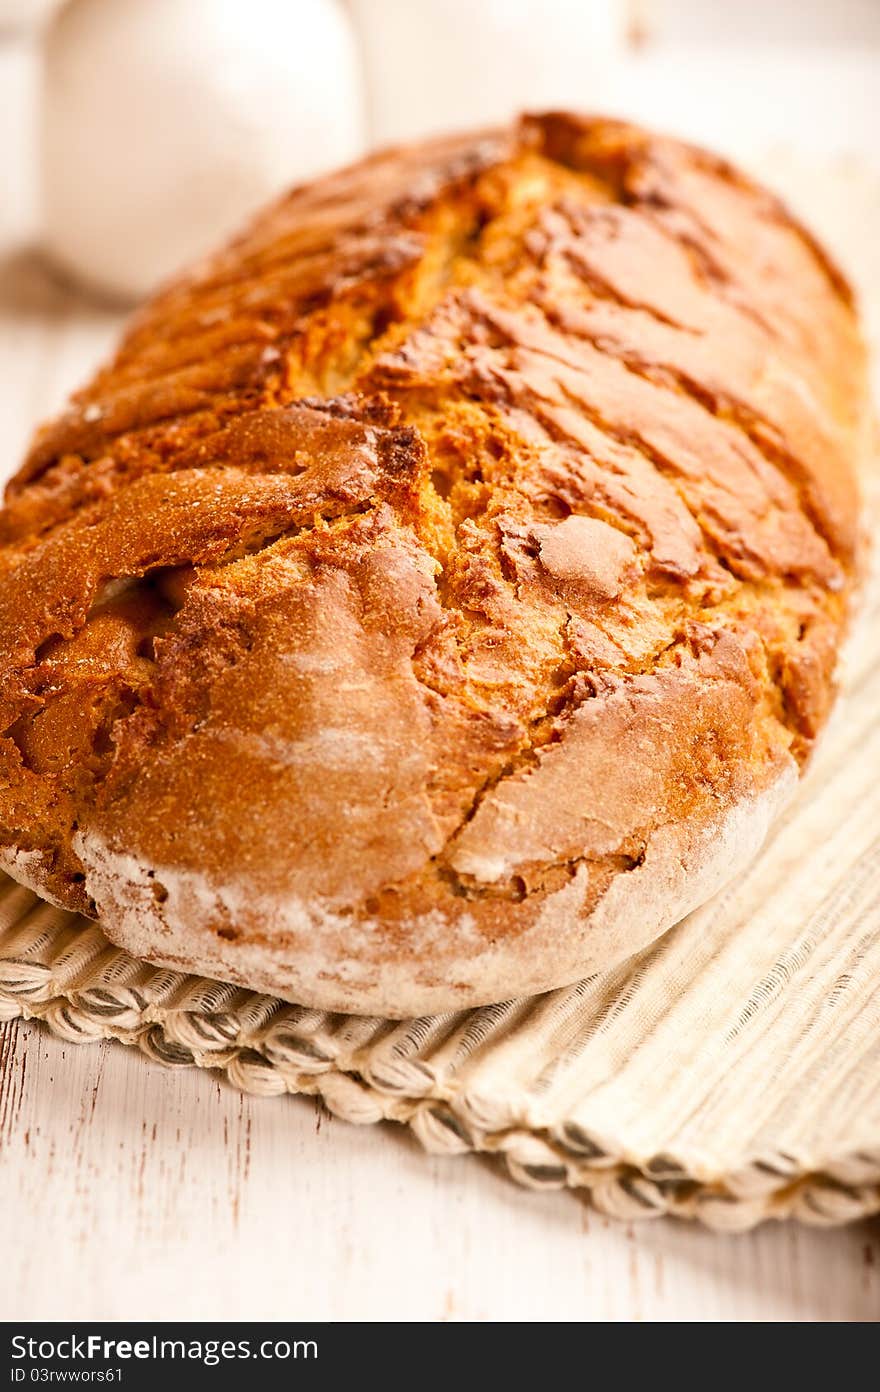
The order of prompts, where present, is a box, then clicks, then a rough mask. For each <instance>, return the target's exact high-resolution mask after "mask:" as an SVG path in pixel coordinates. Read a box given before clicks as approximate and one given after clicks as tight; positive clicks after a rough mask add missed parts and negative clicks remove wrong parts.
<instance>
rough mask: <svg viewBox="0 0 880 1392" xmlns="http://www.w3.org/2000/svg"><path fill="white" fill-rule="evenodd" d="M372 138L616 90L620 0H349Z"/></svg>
mask: <svg viewBox="0 0 880 1392" xmlns="http://www.w3.org/2000/svg"><path fill="white" fill-rule="evenodd" d="M349 5H350V8H351V11H352V15H353V16H354V20H355V23H356V26H357V30H358V36H359V39H360V43H361V52H362V55H363V63H364V73H365V81H366V89H367V110H368V113H369V121H370V135H371V138H372V140H373V141H374V142H376V143H378V144H385V143H387V142H389V141H397V140H409V139H413V138H415V137H417V136H421V135H426V134H428V133H429V132H434V131H442V130H456V129H462V128H465V127H468V126H480V125H488V124H492V123H494V122H497V121H503V120H506V119H507V118H508V117H509V116H511V115H513V114H514V113H515V112H516V111H521V110H523V109H528V108H532V109H538V108H542V107H558V106H566V105H568V106H571V105H573V106H575V107H579V108H581V109H585V108H589V109H591V110H600V109H602V107H603V106H607V104H608V102H609V101H610V100H611V99H612V98H613V95H614V89H615V82H616V78H617V67H618V64H619V61H620V57H621V53H622V50H623V42H624V4H623V0H482V3H477V4H475V3H474V0H418V3H415V4H414V3H413V2H412V0H349Z"/></svg>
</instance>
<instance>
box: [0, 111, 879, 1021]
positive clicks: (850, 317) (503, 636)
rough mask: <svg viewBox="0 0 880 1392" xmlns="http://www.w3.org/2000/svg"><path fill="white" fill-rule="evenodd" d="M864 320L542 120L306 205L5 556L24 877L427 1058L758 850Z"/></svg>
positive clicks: (829, 569) (833, 560) (2, 630)
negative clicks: (457, 1027) (371, 1016)
mask: <svg viewBox="0 0 880 1392" xmlns="http://www.w3.org/2000/svg"><path fill="white" fill-rule="evenodd" d="M867 437H868V409H867V394H866V387H865V363H864V351H863V348H862V344H861V340H860V337H859V332H858V325H857V322H856V316H855V313H854V309H853V305H852V300H851V296H850V293H849V291H848V288H847V286H846V283H845V281H844V280H843V278H842V277H841V275H840V273H839V272H838V271H837V270H836V268H835V267H834V266H833V265H832V264H831V262H830V261H829V260H828V258H827V257H826V256H825V255H824V253H823V252H822V250H821V249H820V248H819V247H818V246H817V244H816V243H815V242H814V241H813V240H812V238H811V237H810V236H809V234H808V233H807V232H806V231H805V230H804V229H803V228H801V227H800V226H799V225H798V224H796V223H795V222H794V221H793V219H792V218H791V217H790V216H789V215H788V214H787V212H786V211H785V210H784V208H782V206H781V205H780V204H779V203H778V202H777V201H776V200H775V199H774V198H773V197H772V195H770V194H769V193H767V192H765V191H764V190H762V189H760V188H758V187H756V186H755V185H753V184H752V183H751V182H750V181H749V180H748V179H746V178H745V177H744V176H742V175H740V174H739V173H738V172H736V171H735V170H733V169H731V168H730V167H729V166H728V165H726V164H724V163H723V162H722V161H720V160H718V159H716V158H714V157H713V156H711V155H708V154H706V153H704V152H701V151H697V150H694V149H691V148H689V147H685V146H683V145H680V144H678V143H676V142H674V141H671V140H667V139H663V138H660V137H655V136H653V135H650V134H647V133H645V132H642V131H640V130H637V129H635V128H634V127H631V126H627V125H623V124H620V123H617V122H611V121H603V120H593V119H586V118H578V117H575V116H568V115H561V114H550V115H544V116H535V117H526V118H524V119H523V120H522V121H520V122H519V123H518V124H516V125H515V126H513V127H511V128H510V129H508V130H500V131H490V132H484V133H481V134H477V135H475V136H459V137H455V138H450V139H445V140H438V141H434V142H429V143H427V144H424V145H420V146H416V147H411V148H403V149H399V150H393V151H390V152H387V153H383V154H379V155H377V156H374V157H373V158H371V159H369V160H366V161H364V162H363V163H361V164H359V165H355V166H352V167H351V168H349V169H346V170H343V171H341V172H340V173H338V174H336V175H333V176H331V177H329V178H326V179H322V180H319V181H317V182H315V183H313V184H309V185H305V186H303V187H301V188H299V189H296V190H294V191H293V193H291V194H290V195H288V196H287V197H286V198H284V199H282V200H281V201H280V202H279V203H277V204H276V205H274V206H273V207H271V208H270V209H268V210H267V211H266V212H265V213H263V214H262V215H261V216H260V217H258V218H257V220H256V221H255V222H254V223H253V224H252V225H251V227H250V228H248V229H247V230H246V231H245V232H244V233H243V234H242V235H241V236H240V237H239V238H238V239H237V240H236V241H235V242H234V243H233V244H232V245H231V246H230V247H228V248H227V249H226V250H224V251H222V252H220V253H219V254H218V255H216V256H215V257H213V258H210V259H209V260H207V261H206V262H203V263H202V264H200V265H199V266H198V267H197V268H196V269H195V271H194V272H192V273H191V274H189V275H187V276H184V277H182V278H181V279H179V280H178V281H176V282H174V283H173V284H171V285H170V286H169V287H168V288H167V289H166V290H165V291H164V292H163V293H162V294H160V295H159V296H158V297H157V298H156V299H155V300H154V301H153V302H152V303H150V304H148V305H147V306H146V308H145V309H144V310H142V311H141V313H140V314H139V316H138V317H137V319H136V320H135V322H134V323H133V324H132V326H131V328H130V330H129V332H128V334H127V335H126V337H125V338H124V340H123V343H122V345H121V347H120V349H119V351H118V353H117V356H116V357H115V359H114V360H113V362H112V363H110V364H109V366H107V367H106V368H104V369H103V370H102V371H100V372H99V373H98V375H97V376H96V378H95V379H94V381H93V382H92V384H91V385H90V386H89V387H88V388H87V389H86V390H85V391H84V392H82V393H80V394H79V395H78V396H77V397H76V398H75V399H74V401H73V402H72V404H71V406H70V407H69V409H68V410H67V411H66V412H65V413H64V414H63V415H62V416H61V417H60V418H59V419H58V420H56V421H55V422H53V423H50V424H49V425H47V426H45V427H43V429H42V430H41V431H40V432H39V433H38V434H37V436H36V438H35V441H34V444H33V446H32V449H31V452H30V454H29V456H28V458H27V460H26V461H25V463H24V465H23V467H22V469H21V470H20V471H19V473H18V475H17V476H16V478H15V479H14V480H13V481H12V483H11V484H10V486H9V490H8V496H7V506H6V508H5V510H4V512H3V513H2V514H0V546H2V549H0V565H2V572H0V669H2V676H0V711H2V724H0V729H2V731H3V735H2V740H0V755H2V759H3V773H2V788H0V845H2V849H0V864H2V866H3V867H4V868H6V869H8V870H9V872H10V873H11V874H12V875H13V876H14V877H16V878H17V879H19V880H21V881H22V882H24V883H26V884H30V885H32V886H34V887H36V888H37V889H38V891H39V892H40V893H42V894H43V895H45V896H46V897H48V898H51V899H53V900H54V901H56V902H58V903H61V904H63V905H64V906H66V907H69V908H72V909H77V910H79V911H82V912H85V913H88V914H91V915H96V916H99V917H100V919H101V922H102V926H103V927H104V929H105V931H106V933H107V934H108V936H109V937H110V938H111V939H112V940H113V941H114V942H116V943H118V944H119V945H121V946H124V947H126V948H127V949H129V950H130V951H132V952H134V953H136V954H138V955H140V956H142V957H145V958H148V959H150V960H153V961H158V962H162V963H166V964H169V965H171V966H174V967H176V968H179V969H184V970H194V971H199V972H204V973H208V974H211V975H215V976H218V977H221V978H223V979H226V980H231V981H237V982H240V983H242V984H245V985H248V986H250V987H253V988H255V989H260V990H265V991H268V992H272V993H274V994H277V995H280V996H282V997H284V998H287V999H291V1000H296V1001H300V1002H302V1003H305V1004H309V1005H315V1006H318V1007H321V1008H324V1009H332V1010H341V1011H354V1012H366V1013H379V1014H384V1015H389V1016H392V1017H403V1016H409V1015H417V1014H420V1013H425V1012H434V1011H441V1010H447V1009H452V1008H458V1007H464V1006H468V1005H472V1004H476V1003H481V1002H486V1001H492V1000H498V999H501V998H504V997H509V996H512V995H519V994H526V993H530V992H536V991H541V990H545V989H548V988H550V987H553V986H558V985H561V984H564V983H567V982H571V981H573V980H576V979H577V978H578V977H580V976H583V975H585V974H587V973H589V972H591V971H594V970H596V969H599V968H601V967H605V966H608V965H610V964H612V963H613V962H615V961H618V960H621V959H622V958H624V957H626V956H627V955H629V954H630V953H632V952H634V951H636V950H637V949H639V948H640V947H642V946H644V945H645V943H647V942H650V941H651V940H652V939H653V938H654V937H656V936H657V935H658V934H659V933H661V932H663V931H664V930H665V929H667V928H668V927H669V926H670V925H671V924H672V923H674V922H675V921H676V920H677V919H678V918H680V917H681V916H682V915H683V914H685V913H687V912H688V911H689V910H691V909H692V908H695V907H696V906H697V905H699V904H700V903H702V902H704V901H705V900H706V899H707V898H708V897H709V896H710V895H711V894H712V893H713V892H714V891H715V890H716V889H717V888H718V887H719V886H720V885H721V884H723V883H724V882H726V881H727V880H728V879H729V878H730V877H731V876H732V875H733V874H735V873H736V872H737V870H738V869H739V868H741V867H742V866H743V865H744V864H745V863H746V862H747V861H748V860H749V859H750V858H751V857H752V856H753V855H754V854H755V852H756V851H757V849H758V848H759V846H760V844H761V842H762V840H763V838H764V835H765V832H766V829H767V827H768V825H769V824H770V822H771V821H772V819H773V817H774V816H775V815H776V812H777V811H778V809H779V808H780V806H782V805H783V804H784V802H785V800H786V798H787V797H788V795H789V793H790V790H791V788H792V786H793V784H794V783H795V780H796V775H797V771H798V769H799V767H800V766H802V765H803V763H804V761H805V760H806V758H807V757H808V755H809V752H810V749H811V747H812V745H813V743H814V741H815V739H816V736H817V735H818V733H819V731H820V729H821V727H822V725H823V723H824V721H825V719H826V717H827V714H828V710H829V707H830V704H831V700H832V697H833V671H834V665H835V661H836V656H837V652H838V648H839V644H840V641H841V637H842V634H843V631H844V628H845V625H846V621H847V615H848V610H849V602H850V597H851V592H852V590H853V587H854V584H855V580H856V577H857V572H858V540H859V522H858V518H859V509H858V488H857V468H858V463H859V460H860V458H861V456H862V455H863V453H864V452H865V450H866V447H867Z"/></svg>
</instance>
